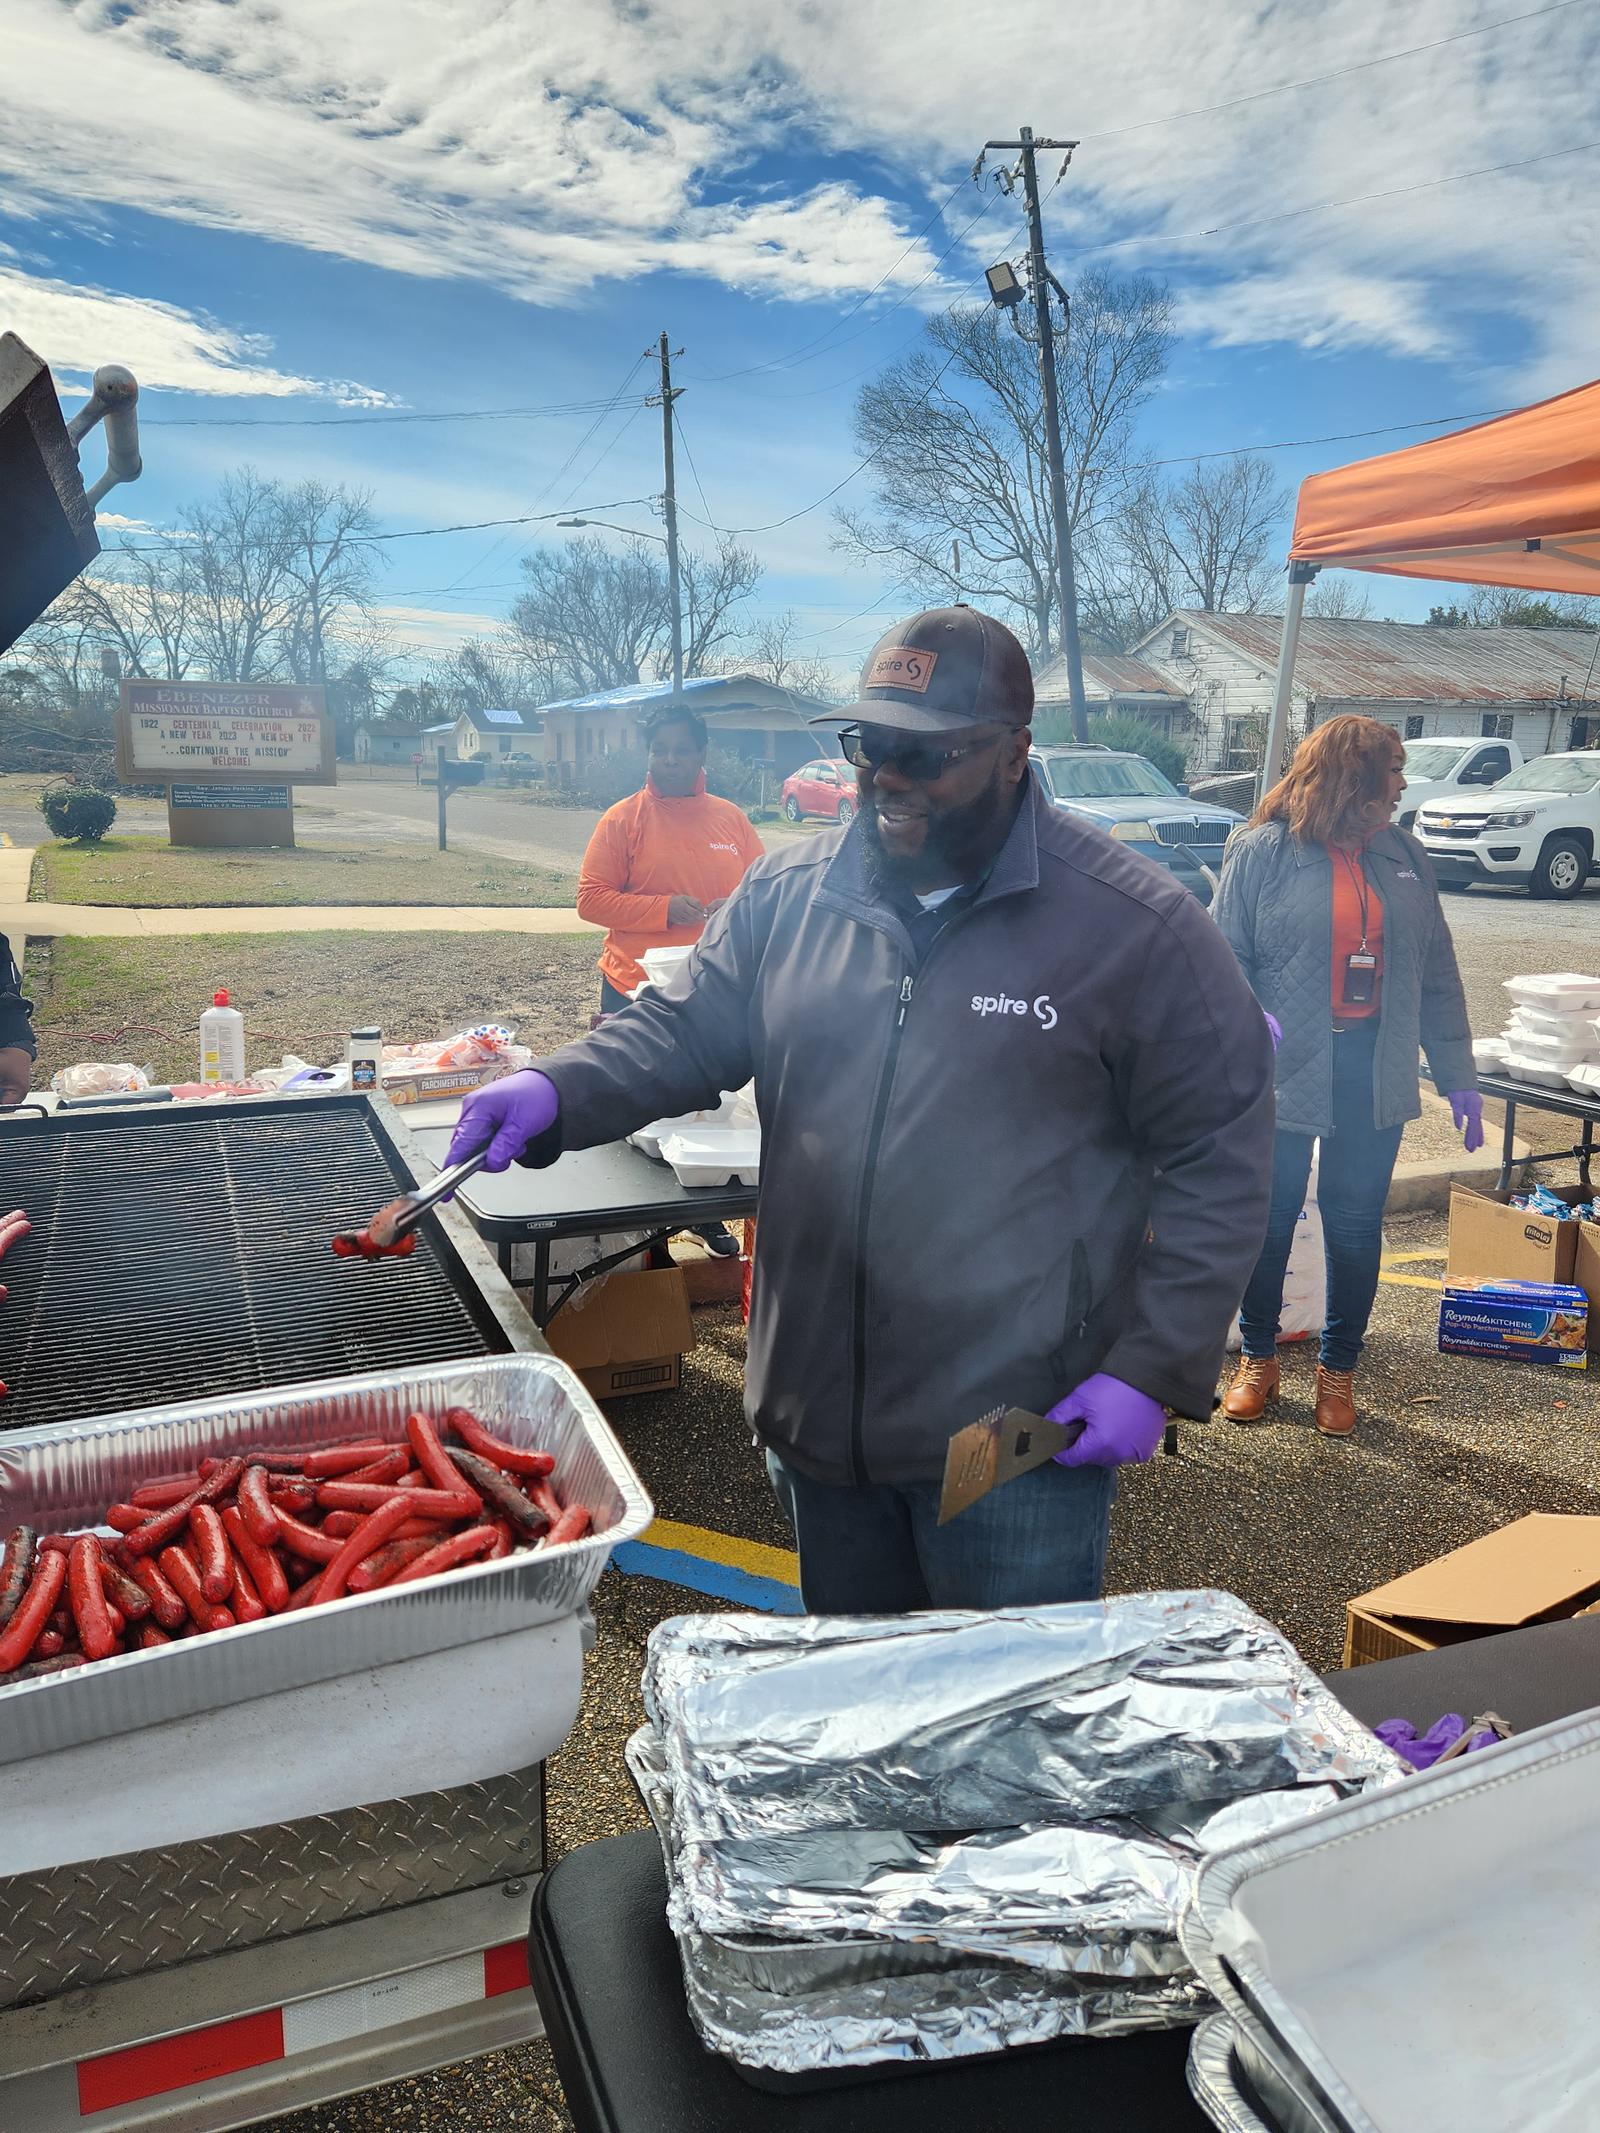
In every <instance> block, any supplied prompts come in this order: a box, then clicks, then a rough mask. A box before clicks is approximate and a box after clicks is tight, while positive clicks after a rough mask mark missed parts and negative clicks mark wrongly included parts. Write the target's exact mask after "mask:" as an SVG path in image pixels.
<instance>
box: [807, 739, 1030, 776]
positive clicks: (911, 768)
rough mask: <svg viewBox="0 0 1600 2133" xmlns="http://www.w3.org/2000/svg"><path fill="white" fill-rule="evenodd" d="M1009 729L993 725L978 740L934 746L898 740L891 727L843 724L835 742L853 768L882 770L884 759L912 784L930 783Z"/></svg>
mask: <svg viewBox="0 0 1600 2133" xmlns="http://www.w3.org/2000/svg"><path fill="white" fill-rule="evenodd" d="M1009 730H1010V729H1009V728H1008V727H1005V726H997V727H996V728H995V729H994V731H993V732H992V733H986V734H985V735H984V736H983V738H982V739H981V740H977V741H967V742H965V743H964V744H963V745H962V746H961V747H960V748H934V747H932V746H930V745H929V744H928V743H926V742H922V741H903V740H901V739H900V738H899V736H898V735H897V734H896V732H895V730H894V729H893V727H889V726H846V727H844V728H843V729H842V731H841V732H840V735H839V745H840V747H841V748H842V749H843V750H844V759H845V761H846V762H847V763H853V764H854V765H855V767H856V769H857V770H882V768H883V766H884V765H885V764H886V763H893V765H894V767H895V769H896V770H897V771H898V772H899V773H900V775H901V777H903V778H910V779H911V781H912V782H913V784H916V785H931V784H932V783H933V781H934V780H935V778H942V777H943V776H944V774H945V772H946V771H947V770H949V769H950V768H951V766H952V765H953V764H956V763H959V762H961V761H962V760H963V758H965V757H966V756H969V755H977V754H978V752H979V751H980V749H984V748H992V747H993V746H994V745H995V743H996V742H997V741H1002V740H1004V739H1005V737H1006V734H1007V732H1008V731H1009Z"/></svg>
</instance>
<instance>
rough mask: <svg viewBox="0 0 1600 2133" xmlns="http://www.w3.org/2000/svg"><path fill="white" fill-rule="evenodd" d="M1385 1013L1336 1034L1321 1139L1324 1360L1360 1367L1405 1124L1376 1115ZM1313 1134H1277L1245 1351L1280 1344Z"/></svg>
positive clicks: (1244, 1325)
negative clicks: (1378, 1120)
mask: <svg viewBox="0 0 1600 2133" xmlns="http://www.w3.org/2000/svg"><path fill="white" fill-rule="evenodd" d="M1377 1042H1378V1018H1377V1016H1376V1015H1374V1016H1373V1017H1372V1018H1371V1019H1370V1021H1368V1022H1365V1023H1359V1022H1358V1023H1356V1024H1355V1025H1354V1026H1353V1027H1352V1028H1349V1029H1346V1030H1345V1031H1344V1032H1343V1033H1342V1034H1341V1035H1339V1036H1336V1037H1335V1038H1334V1040H1333V1131H1332V1133H1330V1134H1325V1135H1324V1136H1323V1139H1322V1158H1321V1164H1320V1167H1319V1169H1318V1172H1317V1204H1318V1206H1319V1208H1320V1209H1321V1212H1322V1238H1323V1250H1324V1252H1325V1254H1326V1257H1327V1263H1328V1303H1327V1318H1326V1322H1325V1324H1324V1326H1323V1329H1322V1350H1321V1357H1320V1360H1321V1362H1322V1363H1323V1365H1324V1367H1325V1368H1326V1369H1329V1370H1354V1368H1355V1367H1356V1362H1357V1360H1358V1358H1359V1357H1360V1354H1361V1344H1362V1342H1363V1341H1364V1339H1365V1338H1366V1332H1367V1320H1368V1319H1369V1318H1370V1317H1371V1316H1372V1299H1373V1298H1374V1297H1375V1296H1376V1295H1377V1293H1378V1264H1379V1261H1380V1260H1381V1258H1382V1256H1383V1203H1384V1201H1385V1200H1386V1199H1387V1198H1388V1197H1389V1180H1390V1179H1391V1178H1392V1177H1393V1175H1394V1165H1395V1157H1396V1156H1397V1155H1398V1154H1399V1153H1400V1136H1401V1134H1402V1132H1403V1131H1404V1130H1405V1129H1404V1128H1403V1127H1401V1126H1375V1125H1374V1124H1373V1123H1372V1072H1373V1060H1374V1055H1375V1053H1376V1049H1377ZM1315 1146H1316V1142H1315V1140H1314V1138H1313V1137H1312V1136H1311V1135H1310V1134H1308V1133H1279V1134H1277V1135H1276V1136H1275V1138H1274V1142H1273V1151H1272V1208H1271V1212H1270V1213H1269V1215H1268V1217H1267V1241H1266V1243H1265V1244H1263V1245H1262V1247H1261V1257H1260V1258H1259V1259H1258V1260H1257V1261H1256V1267H1255V1272H1254V1273H1253V1274H1252V1275H1251V1276H1250V1286H1249V1287H1248V1288H1247V1289H1246V1290H1245V1292H1244V1302H1243V1303H1242V1304H1241V1305H1240V1307H1239V1330H1240V1334H1241V1336H1242V1340H1243V1346H1244V1352H1245V1354H1246V1355H1255V1356H1267V1355H1273V1354H1275V1353H1276V1349H1277V1339H1278V1314H1279V1311H1280V1309H1281V1308H1282V1304H1283V1276H1284V1270H1285V1268H1286V1267H1287V1266H1288V1264H1289V1247H1290V1245H1291V1243H1292V1242H1293V1240H1294V1228H1295V1224H1296V1222H1298V1220H1299V1219H1300V1210H1301V1208H1302V1207H1303V1206H1304V1205H1305V1198H1306V1181H1307V1179H1308V1178H1309V1177H1310V1175H1311V1151H1312V1149H1313V1148H1314V1147H1315Z"/></svg>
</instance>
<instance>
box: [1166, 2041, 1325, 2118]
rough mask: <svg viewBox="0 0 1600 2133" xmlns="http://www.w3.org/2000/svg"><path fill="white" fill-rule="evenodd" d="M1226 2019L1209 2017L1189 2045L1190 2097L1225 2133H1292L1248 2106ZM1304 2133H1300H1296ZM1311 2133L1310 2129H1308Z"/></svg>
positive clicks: (1252, 2106) (1250, 2105)
mask: <svg viewBox="0 0 1600 2133" xmlns="http://www.w3.org/2000/svg"><path fill="white" fill-rule="evenodd" d="M1234 2038H1235V2032H1234V2027H1233V2024H1232V2023H1231V2022H1230V2021H1229V2020H1228V2017H1227V2016H1226V2015H1220V2014H1217V2015H1208V2016H1207V2017H1206V2019H1205V2021H1203V2022H1202V2023H1201V2024H1200V2026H1199V2028H1198V2029H1197V2030H1196V2031H1195V2033H1194V2035H1193V2037H1192V2038H1191V2039H1190V2041H1189V2067H1188V2073H1189V2093H1190V2095H1191V2096H1192V2097H1193V2098H1194V2100H1195V2102H1196V2103H1197V2104H1199V2106H1200V2108H1201V2110H1202V2111H1204V2112H1205V2114H1206V2116H1207V2118H1209V2119H1210V2121H1211V2123H1212V2124H1213V2125H1214V2126H1219V2127H1220V2128H1221V2129H1222V2133H1291V2129H1290V2128H1289V2127H1288V2126H1285V2125H1282V2124H1281V2123H1278V2122H1276V2121H1274V2120H1272V2119H1268V2118H1265V2117H1263V2116H1262V2114H1261V2112H1260V2111H1258V2110H1257V2109H1256V2108H1255V2107H1254V2105H1253V2104H1251V2103H1247V2102H1246V2100H1245V2096H1244V2092H1243V2089H1242V2087H1241V2083H1240V2069H1239V2066H1238V2063H1237V2058H1236V2054H1235V2049H1234ZM1294 2133H1301V2129H1298V2128H1296V2129H1294ZM1306 2133H1309V2129H1306Z"/></svg>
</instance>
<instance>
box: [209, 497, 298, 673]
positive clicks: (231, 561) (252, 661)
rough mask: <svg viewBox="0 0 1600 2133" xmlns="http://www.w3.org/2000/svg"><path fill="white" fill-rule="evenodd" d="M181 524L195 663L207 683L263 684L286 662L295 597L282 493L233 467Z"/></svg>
mask: <svg viewBox="0 0 1600 2133" xmlns="http://www.w3.org/2000/svg"><path fill="white" fill-rule="evenodd" d="M187 520H188V529H189V531H190V533H191V535H192V544H191V546H192V554H193V566H194V584H195V592H194V619H195V638H196V657H197V660H198V662H199V663H200V664H202V665H204V667H205V668H206V670H207V673H208V675H209V678H210V679H211V680H212V681H261V680H264V679H266V678H268V677H269V676H270V675H271V674H272V673H274V672H275V671H276V670H277V669H278V668H279V667H280V666H281V665H283V664H286V663H287V662H286V661H285V660H284V659H283V658H282V656H281V655H282V651H283V647H282V643H281V638H282V633H283V632H284V630H285V628H286V627H287V625H288V624H289V622H290V619H291V617H292V616H293V615H294V614H295V612H296V610H297V608H298V605H299V601H300V597H301V593H302V587H301V586H300V584H299V582H298V580H297V579H296V578H295V576H294V569H293V566H294V563H295V560H296V557H295V541H294V533H293V530H292V528H291V526H290V523H289V520H288V517H287V514H286V513H285V511H284V508H283V492H282V490H281V488H280V487H279V485H278V484H277V483H276V482H271V481H264V480H263V479H262V477H261V476H260V475H259V474H257V473H256V471H255V469H254V468H253V467H241V468H240V469H239V470H238V472H237V473H234V474H229V475H227V476H225V477H224V479H223V482H222V486H221V487H220V489H219V490H218V491H217V494H216V495H215V497H213V498H212V499H211V501H210V502H208V503H205V504H202V505H200V506H198V507H197V508H196V509H193V510H191V511H190V512H189V513H188V514H187Z"/></svg>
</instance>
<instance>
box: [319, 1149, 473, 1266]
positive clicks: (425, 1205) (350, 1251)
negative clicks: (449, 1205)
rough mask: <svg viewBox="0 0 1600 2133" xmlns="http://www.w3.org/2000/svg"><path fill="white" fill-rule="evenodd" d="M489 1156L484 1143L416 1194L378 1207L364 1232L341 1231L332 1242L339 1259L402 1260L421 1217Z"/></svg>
mask: <svg viewBox="0 0 1600 2133" xmlns="http://www.w3.org/2000/svg"><path fill="white" fill-rule="evenodd" d="M488 1154H489V1144H488V1143H487V1142H485V1143H484V1145H483V1146H482V1147H481V1148H480V1149H478V1150H477V1152H476V1153H475V1154H473V1155H469V1156H467V1157H466V1158H465V1159H464V1160H463V1161H462V1162H459V1163H452V1164H451V1165H450V1167H449V1169H448V1170H441V1171H440V1172H439V1174H438V1176H437V1177H436V1178H435V1179H434V1180H433V1182H432V1184H431V1185H424V1186H423V1187H422V1189H421V1190H420V1191H419V1192H403V1193H401V1194H400V1195H399V1197H398V1198H396V1199H393V1200H390V1201H388V1202H387V1204H386V1205H384V1206H383V1207H380V1208H379V1209H378V1212H377V1213H376V1214H375V1215H374V1216H373V1218H372V1220H371V1221H370V1222H369V1223H368V1224H367V1226H366V1228H365V1229H342V1230H340V1231H339V1233H338V1235H337V1236H336V1237H335V1238H334V1240H333V1248H334V1250H335V1251H336V1252H337V1253H338V1255H339V1257H340V1258H341V1259H403V1258H404V1257H405V1256H406V1255H407V1254H408V1253H409V1252H414V1251H415V1250H416V1248H417V1239H416V1229H417V1225H418V1223H419V1222H421V1220H422V1218H423V1216H424V1215H425V1214H428V1213H429V1212H430V1211H431V1210H432V1209H433V1208H435V1207H437V1206H438V1204H439V1202H440V1201H441V1200H447V1199H449V1197H450V1195H451V1194H452V1193H453V1192H454V1191H456V1189H457V1188H458V1187H459V1186H462V1185H464V1184H465V1183H466V1182H467V1180H468V1178H470V1177H471V1176H472V1175H473V1174H474V1172H476V1171H479V1170H481V1169H482V1168H483V1166H484V1163H485V1161H486V1160H487V1158H488Z"/></svg>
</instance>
